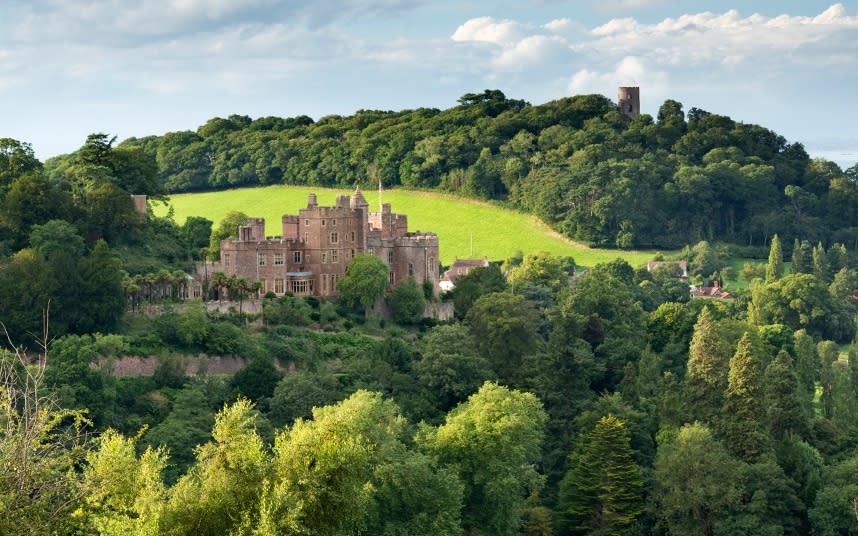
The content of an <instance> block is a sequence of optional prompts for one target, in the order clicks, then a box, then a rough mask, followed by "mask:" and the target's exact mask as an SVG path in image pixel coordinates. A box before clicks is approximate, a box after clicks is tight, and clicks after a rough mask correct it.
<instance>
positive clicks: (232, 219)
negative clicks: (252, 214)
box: [208, 211, 247, 259]
mask: <svg viewBox="0 0 858 536" xmlns="http://www.w3.org/2000/svg"><path fill="white" fill-rule="evenodd" d="M245 223H247V215H246V214H244V213H242V212H238V211H232V212H229V213H227V215H226V216H224V217H223V219H222V220H220V222H218V224H217V227H216V228H214V229H212V234H211V236H210V237H209V250H208V254H209V259H217V258H218V257H219V256H220V241H221V240H226V239H227V238H235V237H237V236H238V228H239V227H241V226H242V225H244V224H245Z"/></svg>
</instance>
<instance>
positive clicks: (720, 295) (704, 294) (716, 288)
mask: <svg viewBox="0 0 858 536" xmlns="http://www.w3.org/2000/svg"><path fill="white" fill-rule="evenodd" d="M690 294H691V297H692V298H715V299H718V300H735V299H736V297H735V296H733V295H732V294H730V293H729V292H727V291H726V290H723V289H722V288H721V286H720V285H719V284H718V280H717V279H716V280H715V281H713V283H712V286H711V287H698V286H696V285H691V291H690Z"/></svg>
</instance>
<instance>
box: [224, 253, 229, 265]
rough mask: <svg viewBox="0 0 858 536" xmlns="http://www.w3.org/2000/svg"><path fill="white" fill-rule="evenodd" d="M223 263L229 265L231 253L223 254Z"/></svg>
mask: <svg viewBox="0 0 858 536" xmlns="http://www.w3.org/2000/svg"><path fill="white" fill-rule="evenodd" d="M223 265H224V266H229V253H224V254H223Z"/></svg>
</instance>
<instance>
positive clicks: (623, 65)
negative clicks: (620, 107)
mask: <svg viewBox="0 0 858 536" xmlns="http://www.w3.org/2000/svg"><path fill="white" fill-rule="evenodd" d="M667 78H668V77H667V73H665V72H664V71H661V70H658V69H654V68H652V67H651V66H649V65H647V64H646V62H645V61H644V60H642V59H641V58H638V57H635V56H626V57H625V58H622V59H621V60H620V61H619V62H617V63H616V64H615V65H614V68H613V70H611V71H608V72H599V71H593V70H589V69H581V70H579V71H578V72H576V73H575V74H574V75H572V78H571V79H570V80H569V91H571V92H572V93H603V92H605V90H606V89H613V88H616V87H619V86H643V87H646V88H647V89H646V91H647V93H648V94H649V95H660V94H661V93H663V92H664V90H665V87H666V85H667Z"/></svg>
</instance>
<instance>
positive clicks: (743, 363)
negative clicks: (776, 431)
mask: <svg viewBox="0 0 858 536" xmlns="http://www.w3.org/2000/svg"><path fill="white" fill-rule="evenodd" d="M759 354H760V351H759V350H758V348H757V346H756V344H755V341H754V339H753V337H752V336H751V334H750V333H745V335H744V336H742V339H741V340H740V341H739V345H738V347H737V348H736V353H735V354H734V355H733V357H732V358H731V359H730V370H729V374H728V378H727V382H728V383H727V391H726V392H725V394H724V411H723V419H722V422H723V425H722V426H723V429H724V440H725V442H726V445H727V448H728V449H729V450H730V452H732V453H733V454H734V455H735V456H736V457H738V458H739V459H742V460H745V461H747V462H751V463H753V462H756V461H757V460H759V458H760V456H762V454H763V453H764V452H766V448H767V447H768V445H767V443H768V436H767V435H766V433H765V432H764V428H763V426H764V424H763V422H762V419H761V416H762V415H763V414H764V413H765V408H764V406H763V383H762V379H763V378H762V372H763V371H762V369H761V358H760V355H759Z"/></svg>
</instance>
